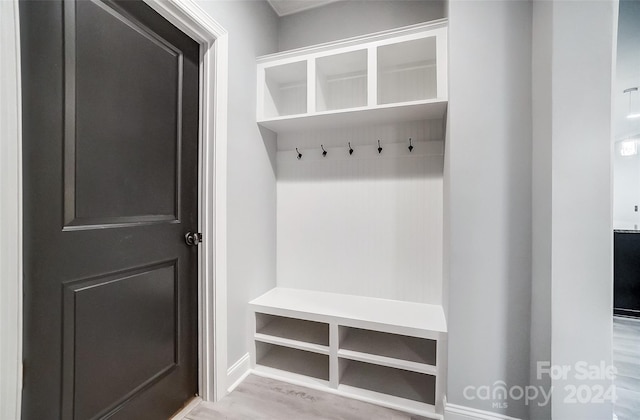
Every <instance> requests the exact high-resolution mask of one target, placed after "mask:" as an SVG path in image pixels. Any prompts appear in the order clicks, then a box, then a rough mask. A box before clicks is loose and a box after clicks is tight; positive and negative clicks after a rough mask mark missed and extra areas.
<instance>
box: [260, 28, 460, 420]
mask: <svg viewBox="0 0 640 420" xmlns="http://www.w3.org/2000/svg"><path fill="white" fill-rule="evenodd" d="M257 77H258V79H257V108H256V116H257V123H258V124H259V125H260V126H261V127H263V128H267V129H269V130H271V131H272V132H274V133H275V135H276V143H277V144H276V145H277V149H278V153H277V157H276V160H275V168H274V170H275V175H276V180H277V182H276V194H277V196H278V200H277V206H276V211H277V221H276V222H277V223H276V225H277V232H276V233H277V246H276V258H277V262H278V263H277V267H276V268H277V270H276V271H277V287H275V288H273V289H272V290H270V291H268V292H266V293H265V294H263V295H262V296H259V297H257V298H255V299H253V300H252V301H251V302H250V303H249V304H250V308H251V310H252V312H253V313H254V315H255V316H254V317H252V321H255V324H254V325H253V329H252V331H251V333H252V334H253V338H254V343H255V345H254V346H252V350H251V355H250V356H251V364H252V366H253V367H254V368H255V372H256V373H257V374H261V375H265V376H269V377H272V378H276V379H280V380H284V381H291V382H294V383H304V384H308V385H310V386H313V387H318V386H319V387H320V388H326V389H330V390H331V391H332V392H334V393H337V394H340V395H343V396H347V397H351V398H355V399H361V400H363V401H368V402H373V403H376V404H380V405H383V406H386V407H390V408H393V409H399V410H405V411H407V412H410V413H412V414H416V415H418V416H424V417H429V418H433V419H440V420H441V419H442V414H443V401H444V394H445V389H446V355H447V351H446V346H447V325H446V319H445V316H444V311H443V308H442V298H443V296H442V292H443V287H442V275H443V272H442V267H443V258H444V257H443V255H444V250H443V248H442V243H443V237H444V230H443V227H442V226H443V213H444V207H443V195H442V194H443V193H442V191H443V188H444V187H443V185H444V169H443V168H444V138H445V133H444V132H443V130H444V129H445V128H444V127H446V124H444V121H443V118H444V116H445V114H446V109H447V92H448V89H447V21H446V19H441V20H437V21H433V22H426V23H420V24H416V25H411V26H406V27H403V28H397V29H391V30H387V31H383V32H378V33H374V34H370V35H365V36H358V37H354V38H349V39H344V40H338V41H334V42H330V43H325V44H320V45H316V46H310V47H306V48H300V49H296V50H292V51H282V52H279V53H276V54H271V55H268V56H263V57H259V58H258V59H257ZM411 139H413V143H412V140H411ZM354 149H355V150H354ZM383 150H384V151H383ZM272 163H274V162H272ZM363 203H364V204H363ZM425 255H427V257H425ZM384 256H391V257H392V258H385V257H384Z"/></svg>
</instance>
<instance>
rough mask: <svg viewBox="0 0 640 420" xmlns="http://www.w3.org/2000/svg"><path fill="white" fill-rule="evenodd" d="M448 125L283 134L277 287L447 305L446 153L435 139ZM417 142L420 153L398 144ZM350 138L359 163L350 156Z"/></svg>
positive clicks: (279, 184)
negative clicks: (324, 151) (379, 149)
mask: <svg viewBox="0 0 640 420" xmlns="http://www.w3.org/2000/svg"><path fill="white" fill-rule="evenodd" d="M441 124H442V122H441V121H423V122H417V123H409V124H402V125H397V126H381V127H368V128H361V129H352V130H344V129H343V130H323V131H319V132H313V133H306V134H302V133H298V134H285V135H283V134H281V135H280V136H279V139H278V142H279V149H281V151H280V152H279V153H278V162H277V168H278V182H277V194H278V197H277V272H278V286H280V287H291V288H299V289H309V290H318V291H326V292H335V293H346V294H355V295H362V296H371V297H380V298H387V299H396V300H405V301H414V302H423V303H433V304H440V303H441V294H442V248H443V244H442V241H443V232H442V218H443V201H442V200H443V198H442V197H443V178H442V174H443V156H442V150H443V147H442V142H441V141H437V142H436V141H433V140H434V139H435V138H436V137H437V136H441V135H442V128H441ZM409 135H412V136H413V137H412V138H413V140H414V142H413V144H414V146H415V149H414V152H413V153H409V152H408V150H406V146H408V143H407V144H406V145H405V144H390V142H393V143H397V142H398V141H399V140H401V136H402V138H404V137H405V136H406V137H407V138H408V137H409ZM347 137H348V138H349V141H351V142H352V146H353V148H354V150H355V152H354V154H353V156H348V153H346V147H344V150H343V149H342V144H343V140H345V139H346V138H347ZM379 137H381V140H382V146H383V152H382V153H381V154H379V155H378V154H377V151H376V150H375V148H376V147H377V144H376V140H377V138H379ZM439 139H442V137H439ZM296 142H298V143H299V145H298V146H296V144H295V143H296ZM315 142H318V145H317V146H316V145H315ZM320 143H322V144H324V145H325V149H328V150H329V155H328V156H327V158H322V157H321V155H320V152H321V150H320V149H319V145H320ZM300 145H305V146H306V147H301V146H300ZM434 146H435V147H434ZM292 147H293V150H295V147H299V149H300V151H301V152H302V153H303V158H302V159H301V160H297V159H296V157H295V152H294V153H291V152H289V150H290V149H291V148H292ZM316 147H317V149H315V148H316Z"/></svg>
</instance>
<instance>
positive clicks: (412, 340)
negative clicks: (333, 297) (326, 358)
mask: <svg viewBox="0 0 640 420" xmlns="http://www.w3.org/2000/svg"><path fill="white" fill-rule="evenodd" d="M340 337H341V340H340V347H339V349H340V351H347V352H357V353H361V354H363V355H374V356H382V357H384V358H392V359H397V360H398V361H399V362H400V363H402V362H403V361H408V362H413V363H419V364H424V365H429V366H436V344H437V342H436V340H429V339H426V338H419V337H409V336H406V335H400V334H391V333H386V332H380V331H372V330H365V329H361V328H352V327H340ZM383 361H384V360H381V362H383Z"/></svg>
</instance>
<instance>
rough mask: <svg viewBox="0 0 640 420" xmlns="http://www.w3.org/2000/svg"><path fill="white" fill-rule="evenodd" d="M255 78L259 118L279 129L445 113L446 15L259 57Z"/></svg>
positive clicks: (410, 118) (409, 118)
mask: <svg viewBox="0 0 640 420" xmlns="http://www.w3.org/2000/svg"><path fill="white" fill-rule="evenodd" d="M257 83H258V84H257V86H258V100H257V120H258V123H259V124H261V125H263V126H264V127H267V128H269V129H271V130H274V131H276V132H280V131H297V130H301V129H313V128H319V127H327V126H334V127H335V126H348V125H363V124H368V123H372V122H376V123H387V122H388V123H391V122H397V121H413V120H416V119H433V118H440V117H442V116H443V114H444V112H445V109H446V103H447V27H446V20H444V19H443V20H439V21H435V22H430V23H425V24H419V25H413V26H409V27H405V28H400V29H396V30H392V31H386V32H381V33H376V34H372V35H368V36H364V37H358V38H353V39H348V40H344V41H339V42H333V43H328V44H322V45H319V46H314V47H309V48H303V49H299V50H294V51H289V52H284V53H277V54H272V55H268V56H264V57H260V58H258V82H257Z"/></svg>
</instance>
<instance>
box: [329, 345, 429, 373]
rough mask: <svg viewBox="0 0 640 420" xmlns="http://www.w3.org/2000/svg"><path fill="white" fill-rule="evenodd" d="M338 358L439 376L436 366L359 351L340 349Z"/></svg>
mask: <svg viewBox="0 0 640 420" xmlns="http://www.w3.org/2000/svg"><path fill="white" fill-rule="evenodd" d="M338 357H340V358H342V359H349V360H355V361H357V362H365V363H371V364H374V365H379V366H386V367H391V368H396V369H404V370H408V371H412V372H418V373H425V374H427V375H432V376H436V374H437V369H436V367H435V366H432V365H427V364H424V363H417V362H412V361H409V360H402V359H395V358H393V357H386V356H379V355H377V354H369V353H361V352H359V351H353V350H345V349H340V350H338Z"/></svg>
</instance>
